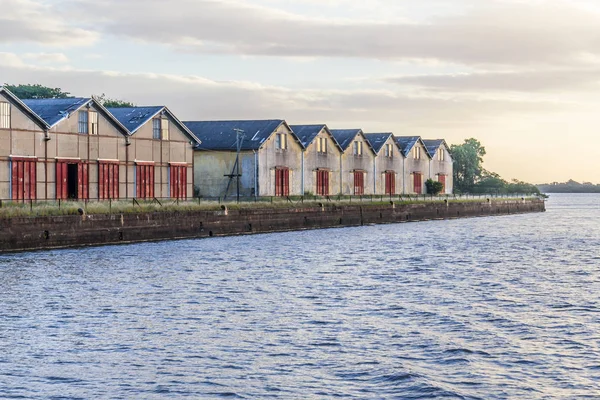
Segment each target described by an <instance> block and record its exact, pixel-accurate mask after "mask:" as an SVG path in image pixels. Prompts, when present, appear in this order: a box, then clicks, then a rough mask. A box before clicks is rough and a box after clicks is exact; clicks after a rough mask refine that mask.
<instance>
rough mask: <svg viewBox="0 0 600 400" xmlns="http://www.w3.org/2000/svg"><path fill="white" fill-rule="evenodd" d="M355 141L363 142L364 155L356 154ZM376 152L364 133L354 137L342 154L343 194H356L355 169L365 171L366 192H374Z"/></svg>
mask: <svg viewBox="0 0 600 400" xmlns="http://www.w3.org/2000/svg"><path fill="white" fill-rule="evenodd" d="M354 142H361V143H362V155H355V154H354ZM374 159H375V154H374V153H373V150H371V147H370V146H369V144H368V142H367V140H366V139H365V137H364V135H362V134H359V135H357V136H356V138H354V140H353V141H352V143H350V146H348V148H347V149H346V151H345V152H344V154H342V173H341V178H340V179H341V182H342V188H341V194H343V195H348V196H350V195H354V194H355V193H354V171H364V173H365V177H364V179H365V181H364V182H365V193H364V194H374V193H373V189H374V182H375V174H374V171H373V166H374V164H373V161H374Z"/></svg>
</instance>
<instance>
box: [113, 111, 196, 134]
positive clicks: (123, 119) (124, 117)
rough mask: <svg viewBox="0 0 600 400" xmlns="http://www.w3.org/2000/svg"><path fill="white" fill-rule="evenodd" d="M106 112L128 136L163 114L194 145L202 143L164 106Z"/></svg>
mask: <svg viewBox="0 0 600 400" xmlns="http://www.w3.org/2000/svg"><path fill="white" fill-rule="evenodd" d="M107 110H108V112H109V113H111V114H112V115H113V116H114V117H115V118H116V119H117V120H118V121H119V122H120V123H121V124H122V125H123V126H125V128H127V131H128V133H129V135H130V136H131V135H133V134H134V133H136V132H137V131H138V130H139V129H140V128H141V127H142V126H144V125H145V124H146V123H147V122H148V121H150V120H151V119H152V118H154V117H155V116H157V115H158V114H160V113H165V114H166V115H167V116H169V118H171V119H172V120H173V121H174V122H175V123H176V124H177V126H178V127H179V129H181V130H182V131H183V133H184V134H185V135H186V136H188V137H189V138H190V139H191V140H193V141H195V142H196V143H202V141H201V140H200V139H199V138H197V137H196V135H194V133H193V132H192V131H191V130H189V129H188V127H187V126H185V125H184V124H183V122H181V121H180V120H179V119H177V117H175V115H174V114H173V113H172V112H171V111H170V110H169V109H168V108H167V107H165V106H148V107H111V108H107Z"/></svg>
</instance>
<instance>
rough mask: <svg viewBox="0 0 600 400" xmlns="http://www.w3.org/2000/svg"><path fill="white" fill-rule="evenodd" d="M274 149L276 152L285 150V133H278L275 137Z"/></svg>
mask: <svg viewBox="0 0 600 400" xmlns="http://www.w3.org/2000/svg"><path fill="white" fill-rule="evenodd" d="M275 147H276V148H277V150H285V149H287V135H286V134H285V133H278V134H277V136H276V137H275Z"/></svg>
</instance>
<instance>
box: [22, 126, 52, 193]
mask: <svg viewBox="0 0 600 400" xmlns="http://www.w3.org/2000/svg"><path fill="white" fill-rule="evenodd" d="M49 140H50V134H49V133H48V130H47V129H45V130H44V198H45V199H46V200H49V199H48V141H49ZM11 175H12V174H11ZM54 180H55V181H56V177H54ZM11 187H12V185H11Z"/></svg>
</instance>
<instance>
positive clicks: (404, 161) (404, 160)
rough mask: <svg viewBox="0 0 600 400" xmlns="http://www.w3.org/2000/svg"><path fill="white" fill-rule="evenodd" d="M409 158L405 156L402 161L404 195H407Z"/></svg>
mask: <svg viewBox="0 0 600 400" xmlns="http://www.w3.org/2000/svg"><path fill="white" fill-rule="evenodd" d="M407 158H408V157H406V156H404V159H403V160H402V194H406V159H407Z"/></svg>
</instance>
